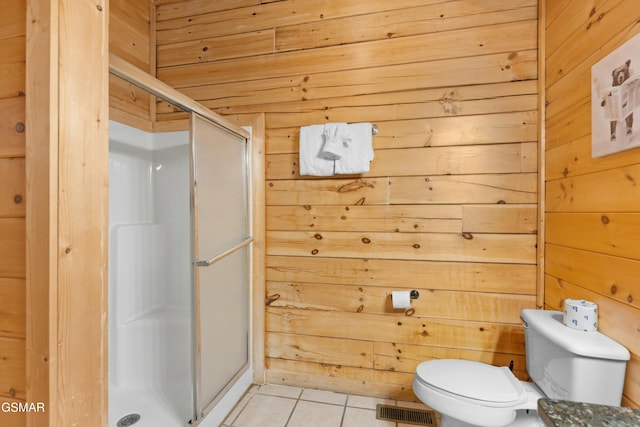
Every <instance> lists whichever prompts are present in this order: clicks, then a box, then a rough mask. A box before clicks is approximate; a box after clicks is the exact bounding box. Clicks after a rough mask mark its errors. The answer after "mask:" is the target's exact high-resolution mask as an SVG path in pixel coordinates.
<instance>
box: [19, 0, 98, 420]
mask: <svg viewBox="0 0 640 427" xmlns="http://www.w3.org/2000/svg"><path fill="white" fill-rule="evenodd" d="M107 3H108V2H107V1H106V0H97V1H89V0H74V1H71V0H58V1H57V2H49V1H43V0H29V1H28V3H27V4H28V36H27V37H28V42H27V63H28V71H27V88H28V93H27V124H28V125H27V126H28V127H27V131H28V135H27V147H28V148H27V150H28V153H29V157H28V162H29V164H28V166H27V176H28V181H27V182H28V184H27V186H28V193H27V194H28V206H29V208H28V209H29V211H28V212H29V213H28V216H29V219H28V231H27V241H28V250H27V252H28V261H27V263H28V266H27V276H28V285H27V286H28V301H27V305H28V361H27V363H28V372H29V374H28V375H29V378H28V389H29V391H28V393H29V394H28V399H29V400H30V401H42V402H45V404H46V409H47V410H46V412H45V414H44V415H43V414H31V415H32V416H31V418H30V419H29V425H31V426H40V425H46V426H51V427H56V426H60V427H62V426H106V425H107V384H108V378H107V354H108V351H107V242H108V239H107V232H108V231H107V230H108V228H107V226H108V209H107V206H108V205H107V203H108V201H107V190H108V187H107V184H108V9H107Z"/></svg>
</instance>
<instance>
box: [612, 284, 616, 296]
mask: <svg viewBox="0 0 640 427" xmlns="http://www.w3.org/2000/svg"><path fill="white" fill-rule="evenodd" d="M616 292H618V287H617V286H616V285H611V295H615V294H616Z"/></svg>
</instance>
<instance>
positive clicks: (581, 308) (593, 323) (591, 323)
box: [563, 298, 598, 332]
mask: <svg viewBox="0 0 640 427" xmlns="http://www.w3.org/2000/svg"><path fill="white" fill-rule="evenodd" d="M563 322H564V324H565V326H568V327H570V328H573V329H578V330H580V331H585V332H596V331H597V330H598V305H597V304H596V303H593V302H591V301H586V300H576V299H569V298H567V299H565V300H564V316H563Z"/></svg>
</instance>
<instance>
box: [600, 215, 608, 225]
mask: <svg viewBox="0 0 640 427" xmlns="http://www.w3.org/2000/svg"><path fill="white" fill-rule="evenodd" d="M600 221H602V223H603V224H605V225H606V224H609V217H608V216H606V215H602V216H601V217H600Z"/></svg>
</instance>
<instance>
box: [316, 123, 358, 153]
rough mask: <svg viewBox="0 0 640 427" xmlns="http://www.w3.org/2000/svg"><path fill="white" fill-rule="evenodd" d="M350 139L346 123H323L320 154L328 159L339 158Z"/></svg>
mask: <svg viewBox="0 0 640 427" xmlns="http://www.w3.org/2000/svg"><path fill="white" fill-rule="evenodd" d="M350 141H351V139H350V138H349V130H348V129H347V124H346V123H326V124H325V125H324V145H323V146H322V156H323V157H324V158H325V159H330V160H337V159H339V158H341V157H342V156H343V155H344V152H345V150H346V149H347V147H348V146H349V142H350Z"/></svg>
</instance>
